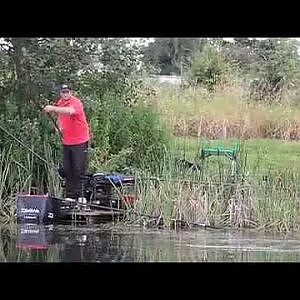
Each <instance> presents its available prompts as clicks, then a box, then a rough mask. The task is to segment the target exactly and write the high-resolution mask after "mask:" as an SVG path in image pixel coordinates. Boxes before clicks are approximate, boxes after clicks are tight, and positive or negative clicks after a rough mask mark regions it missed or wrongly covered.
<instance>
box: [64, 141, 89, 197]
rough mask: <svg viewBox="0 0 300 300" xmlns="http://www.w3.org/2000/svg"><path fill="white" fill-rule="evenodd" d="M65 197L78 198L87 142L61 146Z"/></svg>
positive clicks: (85, 161) (85, 168) (84, 168)
mask: <svg viewBox="0 0 300 300" xmlns="http://www.w3.org/2000/svg"><path fill="white" fill-rule="evenodd" d="M63 157H64V173H65V181H66V197H67V198H78V197H80V196H81V194H82V176H84V175H85V174H86V171H87V159H88V142H86V143H84V144H79V145H72V146H66V145H64V146H63Z"/></svg>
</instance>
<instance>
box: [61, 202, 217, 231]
mask: <svg viewBox="0 0 300 300" xmlns="http://www.w3.org/2000/svg"><path fill="white" fill-rule="evenodd" d="M62 200H63V201H67V202H75V200H70V199H62ZM76 205H78V206H81V207H86V206H87V204H82V203H76ZM88 206H90V207H94V208H101V209H106V210H112V211H118V212H129V213H134V214H135V215H138V216H141V217H148V218H150V219H159V218H160V217H161V216H153V215H148V214H143V213H139V212H136V211H134V209H132V210H131V211H128V210H125V209H122V208H114V207H109V206H102V205H98V204H88ZM173 221H175V222H181V223H186V224H191V225H195V226H200V227H205V228H212V229H221V227H215V226H211V225H208V224H205V223H195V222H187V221H184V220H179V219H173Z"/></svg>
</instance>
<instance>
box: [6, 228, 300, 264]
mask: <svg viewBox="0 0 300 300" xmlns="http://www.w3.org/2000/svg"><path fill="white" fill-rule="evenodd" d="M249 261H266V262H269V261H275V262H276V261H278V262H288V261H300V242H299V236H297V235H278V234H276V235H274V234H273V235H265V234H262V233H257V232H251V231H230V232H229V231H222V230H198V231H178V232H176V231H167V230H165V231H164V230H143V229H141V228H136V227H125V226H120V225H119V226H112V225H108V224H106V225H103V226H94V227H85V226H81V227H71V226H42V225H34V224H31V225H17V226H16V227H7V226H5V227H0V262H249Z"/></svg>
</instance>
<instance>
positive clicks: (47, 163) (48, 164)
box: [0, 125, 56, 169]
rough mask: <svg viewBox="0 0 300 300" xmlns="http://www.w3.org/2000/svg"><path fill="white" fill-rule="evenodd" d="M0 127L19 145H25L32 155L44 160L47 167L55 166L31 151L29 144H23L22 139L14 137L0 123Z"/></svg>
mask: <svg viewBox="0 0 300 300" xmlns="http://www.w3.org/2000/svg"><path fill="white" fill-rule="evenodd" d="M0 129H1V130H2V131H3V132H5V133H6V134H7V135H8V136H10V137H11V138H13V139H14V140H15V141H17V142H18V143H19V144H20V145H21V146H23V147H25V148H26V149H27V150H28V151H30V152H31V153H32V154H33V155H35V156H36V157H37V158H39V159H40V160H41V161H42V162H44V163H45V164H46V165H47V166H48V167H51V168H55V169H56V167H55V166H54V165H51V164H50V163H49V162H47V161H46V160H45V159H44V158H43V157H41V156H40V155H39V154H37V153H36V152H35V151H33V150H32V149H31V148H30V147H29V146H27V145H26V144H24V143H23V142H22V141H20V140H19V139H18V138H16V137H15V136H14V135H12V134H11V133H10V132H9V131H8V130H6V129H5V128H4V127H3V126H2V125H0Z"/></svg>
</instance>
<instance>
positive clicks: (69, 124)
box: [55, 96, 90, 145]
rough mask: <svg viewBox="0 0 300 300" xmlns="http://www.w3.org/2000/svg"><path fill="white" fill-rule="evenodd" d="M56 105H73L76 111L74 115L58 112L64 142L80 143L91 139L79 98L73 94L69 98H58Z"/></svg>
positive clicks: (67, 143)
mask: <svg viewBox="0 0 300 300" xmlns="http://www.w3.org/2000/svg"><path fill="white" fill-rule="evenodd" d="M55 105H56V106H59V107H73V108H74V109H75V113H74V114H72V115H69V114H60V113H59V114H58V122H59V126H60V128H61V132H62V136H63V144H64V145H78V144H83V143H85V142H87V141H88V140H89V139H90V132H89V126H88V123H87V121H86V117H85V113H84V108H83V105H82V102H81V101H80V100H79V99H78V98H76V97H74V96H71V97H70V98H69V99H68V100H64V99H63V98H60V99H58V101H57V102H56V104H55Z"/></svg>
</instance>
